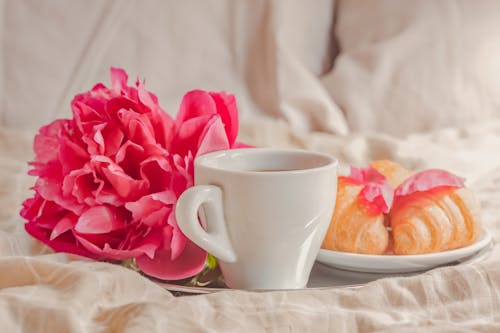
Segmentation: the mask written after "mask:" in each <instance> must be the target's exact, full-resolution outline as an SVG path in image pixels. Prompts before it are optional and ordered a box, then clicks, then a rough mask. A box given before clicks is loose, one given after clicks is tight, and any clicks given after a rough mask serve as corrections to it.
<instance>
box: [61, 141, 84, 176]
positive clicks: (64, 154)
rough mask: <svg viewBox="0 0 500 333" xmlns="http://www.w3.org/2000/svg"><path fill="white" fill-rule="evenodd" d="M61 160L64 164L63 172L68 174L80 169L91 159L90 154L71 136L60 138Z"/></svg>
mask: <svg viewBox="0 0 500 333" xmlns="http://www.w3.org/2000/svg"><path fill="white" fill-rule="evenodd" d="M60 145H61V146H60V150H59V160H60V162H61V164H62V168H63V174H65V175H66V174H68V173H69V172H71V171H72V170H74V169H80V168H81V167H83V165H84V164H85V162H87V161H88V160H89V154H88V153H87V152H86V151H85V150H84V149H83V148H82V147H80V146H79V145H78V144H77V143H75V142H74V141H73V140H71V139H70V138H67V137H64V138H61V140H60Z"/></svg>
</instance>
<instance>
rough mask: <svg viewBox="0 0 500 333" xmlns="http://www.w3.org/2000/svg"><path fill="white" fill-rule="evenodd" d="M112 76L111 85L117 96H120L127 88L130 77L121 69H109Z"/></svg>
mask: <svg viewBox="0 0 500 333" xmlns="http://www.w3.org/2000/svg"><path fill="white" fill-rule="evenodd" d="M109 72H110V75H111V85H112V86H113V90H114V92H115V93H116V94H120V92H121V90H122V89H123V88H124V87H126V86H127V81H128V75H127V72H125V71H124V70H123V69H121V68H116V67H111V68H110V69H109Z"/></svg>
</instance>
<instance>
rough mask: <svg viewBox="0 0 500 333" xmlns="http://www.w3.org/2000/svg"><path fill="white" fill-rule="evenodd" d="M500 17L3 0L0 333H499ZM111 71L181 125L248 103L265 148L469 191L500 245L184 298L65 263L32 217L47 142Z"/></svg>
mask: <svg viewBox="0 0 500 333" xmlns="http://www.w3.org/2000/svg"><path fill="white" fill-rule="evenodd" d="M497 6H498V3H497V2H495V1H491V2H487V1H477V2H472V1H470V2H467V1H461V0H457V1H439V2H436V1H417V0H415V1H404V2H401V1H382V0H378V1H373V2H359V1H354V0H353V1H351V0H349V1H341V2H339V3H338V4H336V5H335V6H334V3H333V1H331V0H318V1H314V2H310V1H305V0H303V1H301V0H286V1H285V0H282V1H278V0H276V1H266V0H256V1H238V2H235V1H231V0H210V1H203V0H198V1H196V0H188V1H182V3H181V2H179V1H173V0H172V1H161V0H145V1H128V0H108V1H101V0H72V1H71V2H68V1H63V0H37V1H34V0H31V1H30V0H0V332H165V331H174V332H191V331H192V332H199V331H206V332H234V331H238V332H240V331H241V332H267V331H269V332H355V331H360V332H415V331H425V332H498V331H500V259H499V258H500V246H499V245H497V244H496V243H498V241H499V240H500V218H499V216H500V155H499V154H498V152H499V151H500V120H499V119H498V115H499V113H498V108H497V107H498V96H500V94H498V89H499V87H500V84H498V83H499V82H498V77H499V76H498V75H497V74H496V73H498V72H499V70H498V69H499V68H500V67H499V66H500V60H499V59H500V57H498V56H496V55H498V54H499V53H500V52H499V49H498V45H497V44H498V43H497V42H496V31H500V30H499V29H498V26H497V25H498V22H500V19H496V18H497V15H499V14H498V13H499V11H498V10H495V9H496V8H497ZM334 22H336V23H335V31H334V30H333V28H334V26H333V23H334ZM333 34H335V36H336V38H337V41H338V45H336V41H335V40H334V39H333ZM336 50H337V51H338V52H339V55H338V57H337V58H334V52H336ZM334 59H335V63H334ZM110 65H113V66H120V67H124V68H125V69H127V71H128V72H129V74H130V75H131V80H135V77H136V75H137V74H140V75H141V77H145V78H146V79H147V87H148V89H150V90H151V91H153V92H155V93H157V95H158V96H159V98H160V103H161V104H162V106H164V108H165V109H166V110H167V111H168V112H169V113H171V114H175V112H176V111H177V107H178V104H179V102H180V98H181V96H182V95H183V94H184V93H185V92H186V91H188V90H190V89H193V88H204V89H211V90H227V91H230V92H233V93H235V94H236V97H237V99H238V104H239V106H240V115H241V122H242V126H241V130H240V140H241V141H244V142H247V143H250V144H254V145H257V146H273V147H298V148H303V149H311V150H318V151H324V152H328V153H331V154H333V155H335V156H337V157H338V158H339V159H340V160H341V162H343V164H344V165H345V164H347V163H354V164H357V165H364V164H366V163H367V162H369V161H371V160H374V159H381V158H390V159H392V160H395V161H398V162H400V163H402V164H404V165H405V166H406V167H408V168H411V169H415V170H419V169H424V168H429V167H437V168H445V169H448V170H450V171H453V172H455V173H457V174H459V175H461V176H465V177H466V178H467V185H468V186H470V187H471V188H472V189H473V190H474V192H475V193H476V195H477V197H478V199H479V200H480V203H481V206H482V212H483V225H484V228H486V229H488V230H489V232H490V233H491V234H492V235H493V238H494V241H495V245H494V247H493V249H492V251H491V252H489V253H488V254H487V256H485V257H484V259H483V260H481V261H478V262H475V263H470V264H462V265H457V266H452V267H445V268H439V269H435V270H432V271H429V272H426V273H423V274H418V275H415V276H411V277H399V278H397V277H391V278H385V279H381V280H378V281H375V282H372V283H368V284H366V285H363V286H362V287H360V288H356V289H349V288H327V289H324V290H301V291H283V292H266V293H252V292H243V291H227V292H221V293H216V294H211V295H202V296H190V297H180V298H177V297H174V296H173V295H172V294H171V293H170V292H168V291H167V290H165V289H163V288H161V287H160V286H158V285H157V284H155V283H154V282H153V281H150V280H148V279H147V278H145V277H143V276H141V275H140V274H138V273H136V272H133V271H131V270H128V269H126V268H123V267H120V266H116V265H112V264H107V263H99V262H93V261H90V260H85V259H82V258H79V257H75V256H67V255H64V254H54V253H53V252H52V251H51V250H50V249H48V248H47V247H45V246H43V245H42V244H41V243H40V242H38V241H36V240H34V239H32V238H30V236H29V235H28V234H27V233H26V232H25V231H24V227H23V224H24V221H23V220H22V219H21V217H19V214H18V212H19V210H20V208H21V206H20V205H21V202H22V201H23V200H24V199H25V198H27V197H28V196H30V195H31V193H30V191H29V190H28V189H29V187H30V186H31V185H32V183H33V181H34V179H33V178H31V177H28V176H27V175H26V173H27V171H28V165H27V162H28V161H29V160H31V158H32V156H33V153H32V148H31V144H32V139H33V135H34V134H35V129H36V128H38V127H39V126H41V125H43V124H46V123H48V122H50V121H52V120H53V119H55V118H56V117H69V116H71V110H70V108H69V102H70V100H71V98H72V96H73V95H74V94H75V93H77V92H80V91H85V90H88V89H89V88H91V86H92V85H93V84H94V83H96V82H98V81H103V82H105V83H106V82H108V81H107V80H108V78H107V70H108V67H109V66H110ZM320 78H321V79H320ZM495 117H496V119H494V118H495ZM483 118H489V120H485V121H484V119H483ZM472 122H475V124H470V123H472ZM442 126H447V128H441V129H437V128H438V127H442ZM431 128H436V129H435V130H432V131H429V129H431ZM424 130H425V131H426V133H421V134H412V133H414V132H422V131H424ZM339 134H342V135H339Z"/></svg>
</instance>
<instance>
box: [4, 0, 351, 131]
mask: <svg viewBox="0 0 500 333" xmlns="http://www.w3.org/2000/svg"><path fill="white" fill-rule="evenodd" d="M333 10H334V8H333V0H318V1H315V4H314V5H313V6H311V5H307V3H306V2H304V1H302V0H291V1H282V0H274V1H267V0H256V1H239V2H234V1H232V0H209V1H205V0H188V1H183V2H182V4H180V3H179V2H178V1H175V0H170V1H159V0H146V1H128V0H107V1H101V0H72V1H71V3H70V4H69V3H68V2H67V1H64V0H55V1H54V0H39V1H32V0H19V1H17V0H15V1H13V0H0V14H1V13H3V16H2V18H3V19H2V20H0V37H1V38H0V74H1V75H0V87H2V86H3V89H0V91H1V95H0V124H4V125H5V126H11V127H12V126H14V127H19V128H37V127H39V126H40V125H41V124H43V123H47V122H49V121H50V120H52V119H53V118H54V117H69V116H70V115H71V109H70V108H69V102H70V101H71V99H72V97H73V96H74V94H75V93H76V92H80V91H86V90H89V89H90V88H91V87H92V86H93V85H94V84H95V83H96V82H104V83H109V75H108V69H109V67H110V66H118V67H123V68H125V69H126V70H127V71H128V72H129V74H130V80H131V81H132V82H135V80H136V78H137V76H138V75H140V78H141V79H144V78H145V79H146V81H147V87H148V89H149V90H151V91H153V92H155V93H156V94H157V95H158V97H159V100H160V104H161V105H162V106H163V107H164V108H165V109H166V111H167V112H169V113H171V114H175V113H176V112H177V111H178V107H179V103H180V100H181V97H182V95H183V94H185V93H186V92H187V91H189V90H192V89H198V88H200V89H206V90H214V91H220V90H225V91H229V92H232V93H234V94H236V97H237V100H238V104H239V106H240V116H241V118H242V120H243V121H246V120H258V119H264V120H265V119H269V118H281V119H286V120H287V121H288V122H289V123H291V124H292V125H293V126H294V127H295V128H298V129H301V130H304V131H305V130H310V129H315V130H324V131H329V132H335V133H345V132H346V131H347V127H346V124H345V120H344V118H343V115H342V113H341V112H340V110H339V109H338V108H337V107H336V105H335V104H334V103H333V101H332V99H331V98H330V97H329V95H328V93H327V92H326V90H324V89H322V88H321V84H320V82H319V81H318V80H317V79H315V78H316V77H317V76H318V75H319V74H321V73H322V72H324V71H325V70H327V69H328V68H329V66H330V65H331V59H332V56H331V46H332V39H331V26H332V22H333V19H332V17H333ZM311 18H313V19H311ZM298 83H301V84H300V85H296V84H298Z"/></svg>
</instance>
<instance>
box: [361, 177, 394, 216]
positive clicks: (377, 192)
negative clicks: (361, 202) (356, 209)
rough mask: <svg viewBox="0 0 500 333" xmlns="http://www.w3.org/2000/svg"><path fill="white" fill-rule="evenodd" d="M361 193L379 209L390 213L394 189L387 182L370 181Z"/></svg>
mask: <svg viewBox="0 0 500 333" xmlns="http://www.w3.org/2000/svg"><path fill="white" fill-rule="evenodd" d="M360 195H361V196H362V197H363V198H364V199H365V200H366V201H368V202H370V203H372V204H374V205H375V206H376V207H377V208H378V209H377V210H378V211H380V212H382V213H388V212H389V210H390V209H391V206H392V202H393V199H394V190H393V189H392V187H391V185H389V183H388V182H387V181H386V182H382V183H370V184H368V185H365V187H364V188H363V190H361V193H360Z"/></svg>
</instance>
